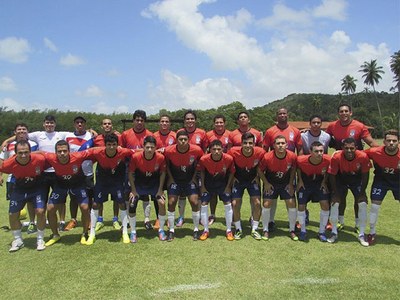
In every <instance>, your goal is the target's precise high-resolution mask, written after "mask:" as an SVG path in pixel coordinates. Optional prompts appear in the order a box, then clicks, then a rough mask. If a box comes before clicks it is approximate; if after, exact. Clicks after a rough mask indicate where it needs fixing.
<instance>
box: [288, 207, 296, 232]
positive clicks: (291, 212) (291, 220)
mask: <svg viewBox="0 0 400 300" xmlns="http://www.w3.org/2000/svg"><path fill="white" fill-rule="evenodd" d="M288 216H289V228H290V231H294V226H296V219H297V208H289V209H288Z"/></svg>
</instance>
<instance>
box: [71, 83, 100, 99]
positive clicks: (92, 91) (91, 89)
mask: <svg viewBox="0 0 400 300" xmlns="http://www.w3.org/2000/svg"><path fill="white" fill-rule="evenodd" d="M76 94H77V95H78V96H82V97H87V98H93V97H96V98H101V97H103V96H104V92H103V90H102V89H101V88H99V87H98V86H97V85H93V84H92V85H90V86H88V87H87V88H86V90H84V91H77V92H76Z"/></svg>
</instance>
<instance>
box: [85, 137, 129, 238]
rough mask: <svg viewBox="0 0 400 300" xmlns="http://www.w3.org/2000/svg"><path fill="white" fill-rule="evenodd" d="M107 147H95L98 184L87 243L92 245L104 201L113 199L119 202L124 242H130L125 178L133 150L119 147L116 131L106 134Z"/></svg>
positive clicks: (94, 156) (94, 154)
mask: <svg viewBox="0 0 400 300" xmlns="http://www.w3.org/2000/svg"><path fill="white" fill-rule="evenodd" d="M104 143H105V148H103V147H102V148H96V149H93V158H94V159H95V160H96V161H97V168H96V184H95V186H94V202H93V206H92V209H91V211H90V234H89V238H88V239H87V241H86V245H92V244H93V243H94V242H95V240H96V222H97V220H98V217H99V210H102V209H103V203H104V202H106V201H107V200H108V195H111V199H112V200H113V201H115V202H117V203H118V207H119V210H120V219H121V221H122V242H124V243H125V244H129V236H128V214H127V212H126V204H125V200H124V178H125V170H126V165H125V161H126V160H127V159H129V158H130V157H131V156H132V154H133V150H131V149H126V148H121V147H118V136H117V135H116V134H114V133H110V134H106V135H105V136H104Z"/></svg>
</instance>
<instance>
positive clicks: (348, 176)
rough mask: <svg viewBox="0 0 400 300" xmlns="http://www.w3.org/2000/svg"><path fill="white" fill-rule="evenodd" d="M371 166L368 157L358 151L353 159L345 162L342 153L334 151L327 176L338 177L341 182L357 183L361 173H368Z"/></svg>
mask: <svg viewBox="0 0 400 300" xmlns="http://www.w3.org/2000/svg"><path fill="white" fill-rule="evenodd" d="M370 168H371V164H370V161H369V158H368V155H367V154H366V153H365V152H363V151H360V150H356V152H355V157H354V159H352V160H347V159H346V158H345V156H344V151H343V150H340V151H336V152H335V153H333V155H332V159H331V164H330V165H329V168H328V174H332V175H338V176H339V177H340V179H341V180H342V181H343V182H346V183H355V182H359V180H360V179H361V175H362V173H366V172H369V169H370Z"/></svg>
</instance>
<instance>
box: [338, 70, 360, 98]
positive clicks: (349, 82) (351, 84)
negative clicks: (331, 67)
mask: <svg viewBox="0 0 400 300" xmlns="http://www.w3.org/2000/svg"><path fill="white" fill-rule="evenodd" d="M356 81H357V79H354V77H352V76H350V75H346V76H345V77H343V78H342V90H341V91H342V92H344V93H345V94H346V95H347V96H348V95H351V94H354V92H355V91H356V87H357V85H356ZM350 105H352V103H351V100H350Z"/></svg>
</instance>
